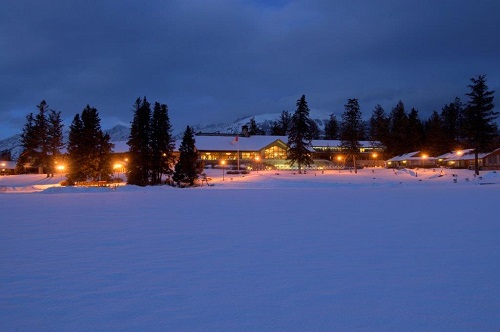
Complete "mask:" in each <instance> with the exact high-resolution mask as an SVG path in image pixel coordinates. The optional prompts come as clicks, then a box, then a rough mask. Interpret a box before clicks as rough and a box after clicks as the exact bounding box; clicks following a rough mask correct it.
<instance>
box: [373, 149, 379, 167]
mask: <svg viewBox="0 0 500 332" xmlns="http://www.w3.org/2000/svg"><path fill="white" fill-rule="evenodd" d="M372 157H373V167H375V166H377V165H376V161H377V157H378V153H377V152H373V153H372Z"/></svg>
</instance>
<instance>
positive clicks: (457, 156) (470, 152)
mask: <svg viewBox="0 0 500 332" xmlns="http://www.w3.org/2000/svg"><path fill="white" fill-rule="evenodd" d="M493 152H494V151H493ZM491 153H492V152H487V153H479V155H478V157H479V159H482V158H484V157H486V156H487V155H489V154H491ZM438 158H439V159H444V160H446V161H459V160H472V159H474V158H475V156H474V149H465V150H457V151H452V152H449V153H445V154H443V155H440V156H439V157H438Z"/></svg>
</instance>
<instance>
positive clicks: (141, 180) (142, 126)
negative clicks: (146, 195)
mask: <svg viewBox="0 0 500 332" xmlns="http://www.w3.org/2000/svg"><path fill="white" fill-rule="evenodd" d="M150 119H151V105H150V103H149V102H148V101H147V100H146V97H144V99H142V100H141V98H137V100H136V102H135V104H134V118H133V120H132V125H131V128H130V136H129V139H128V141H127V144H128V146H129V167H128V175H127V178H128V183H129V184H135V185H139V186H146V185H148V184H149V176H150V169H151V144H150V143H151V142H150V124H151V120H150Z"/></svg>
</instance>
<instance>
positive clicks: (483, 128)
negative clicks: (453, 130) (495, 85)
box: [464, 75, 499, 175]
mask: <svg viewBox="0 0 500 332" xmlns="http://www.w3.org/2000/svg"><path fill="white" fill-rule="evenodd" d="M471 82H472V84H470V85H468V87H469V88H470V92H469V93H467V94H466V95H467V96H469V102H468V103H467V107H466V108H465V114H464V132H465V138H466V142H467V143H468V144H469V146H470V147H471V148H473V149H474V154H475V156H474V168H475V172H476V174H477V175H479V153H480V152H487V151H488V149H490V148H491V143H492V140H493V138H494V136H495V135H496V132H497V125H496V123H495V122H494V121H495V119H496V118H497V116H498V114H499V113H498V112H495V111H494V110H493V109H494V107H495V105H494V104H493V99H494V93H495V91H492V90H488V86H487V85H486V76H485V75H479V76H478V77H477V78H471Z"/></svg>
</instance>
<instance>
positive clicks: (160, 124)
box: [151, 102, 174, 184]
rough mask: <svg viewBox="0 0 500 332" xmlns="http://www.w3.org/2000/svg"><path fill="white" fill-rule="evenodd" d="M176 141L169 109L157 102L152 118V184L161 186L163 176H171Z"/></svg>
mask: <svg viewBox="0 0 500 332" xmlns="http://www.w3.org/2000/svg"><path fill="white" fill-rule="evenodd" d="M173 151H174V139H173V137H172V126H171V124H170V118H169V116H168V107H167V105H165V104H160V103H158V102H155V104H154V108H153V116H152V118H151V183H152V184H160V183H161V179H162V175H163V174H170V173H171V168H170V165H171V163H172V162H173Z"/></svg>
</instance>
